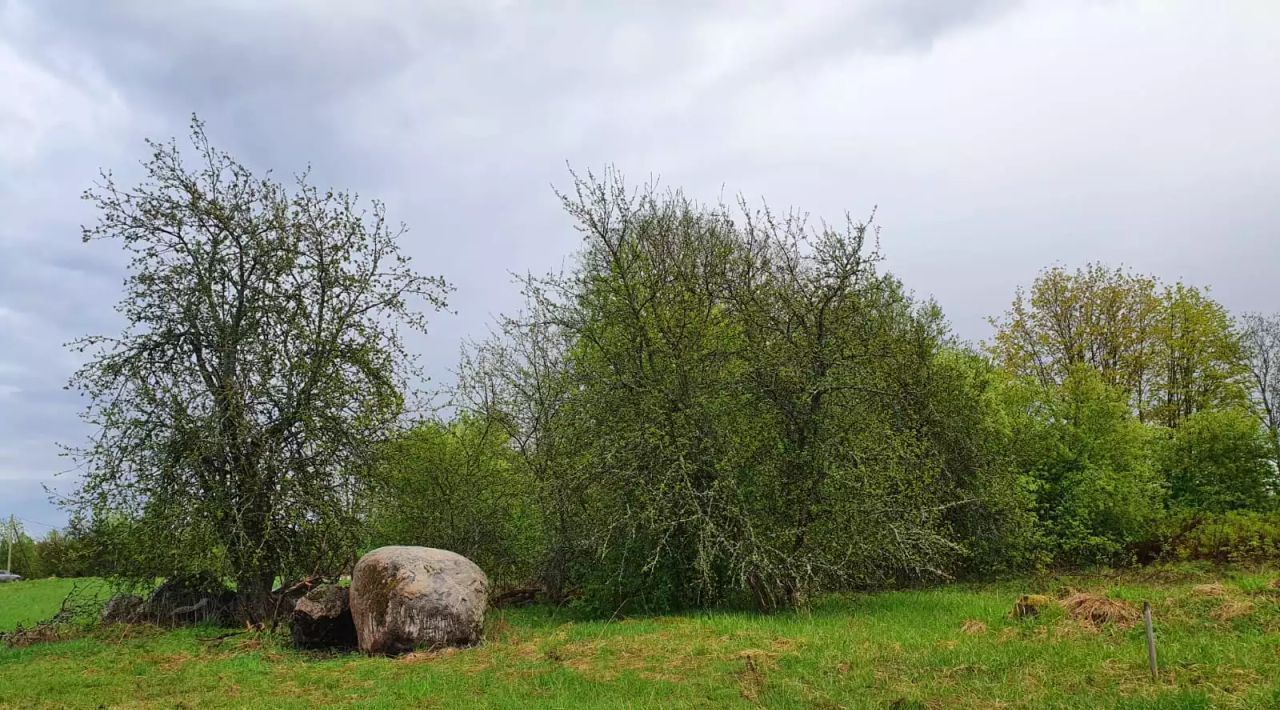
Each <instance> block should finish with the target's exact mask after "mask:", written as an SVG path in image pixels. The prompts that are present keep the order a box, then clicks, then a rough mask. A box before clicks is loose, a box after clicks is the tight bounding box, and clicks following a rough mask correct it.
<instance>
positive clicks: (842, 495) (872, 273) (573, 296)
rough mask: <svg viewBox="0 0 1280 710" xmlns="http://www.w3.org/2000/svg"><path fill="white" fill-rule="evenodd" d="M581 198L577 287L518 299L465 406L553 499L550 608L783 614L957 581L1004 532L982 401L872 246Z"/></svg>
mask: <svg viewBox="0 0 1280 710" xmlns="http://www.w3.org/2000/svg"><path fill="white" fill-rule="evenodd" d="M574 187H575V189H574V191H573V192H572V193H571V194H569V195H566V196H564V205H565V209H566V210H567V211H568V212H569V214H570V215H571V216H573V217H574V219H575V221H576V222H577V224H578V228H579V230H580V231H581V232H582V234H583V236H584V247H583V251H582V252H581V254H580V256H579V259H578V263H577V267H576V269H574V270H573V271H571V272H569V273H568V274H560V275H555V274H553V275H550V276H548V277H546V278H541V279H538V278H530V279H528V280H527V281H526V294H527V295H528V297H529V305H528V311H527V312H526V313H525V314H522V315H521V316H518V317H512V318H507V319H504V320H503V321H502V323H501V326H502V329H501V331H502V332H501V334H500V336H499V337H498V338H496V339H494V340H491V341H488V342H486V343H482V344H480V345H478V346H476V347H475V348H473V349H472V352H471V353H470V354H469V355H468V357H467V358H466V360H464V363H463V368H462V373H461V384H460V391H459V394H460V401H461V402H462V403H463V404H464V405H465V406H467V407H469V408H471V409H472V410H473V411H475V412H476V413H477V416H482V417H486V418H491V419H492V420H494V421H496V422H499V423H501V425H502V426H503V427H504V429H505V430H506V432H507V435H508V436H509V437H510V438H511V440H512V441H514V442H515V443H516V448H517V450H518V452H519V454H520V457H521V461H522V462H523V463H524V465H526V466H528V467H529V470H530V472H531V474H532V476H533V477H534V479H535V480H537V481H538V488H539V499H540V500H541V501H542V507H543V508H542V509H543V510H544V511H545V512H544V516H543V520H544V522H545V524H546V526H547V533H546V534H547V538H548V540H549V541H550V544H549V548H548V549H549V560H548V565H547V576H548V578H549V579H550V582H549V585H550V586H552V587H553V588H560V587H564V586H566V585H567V586H570V587H574V588H576V589H577V590H578V591H580V592H582V593H585V594H586V595H587V599H588V601H589V602H590V603H592V604H595V605H599V606H600V608H606V609H612V608H615V607H622V606H626V605H628V604H631V605H636V606H644V607H650V608H654V607H657V608H666V607H679V606H686V605H707V604H716V603H721V602H725V601H733V600H737V599H743V598H750V599H751V600H752V601H753V602H754V603H755V604H757V605H759V606H761V607H764V608H773V607H777V606H784V605H789V604H793V603H796V602H797V601H799V600H801V599H803V598H805V596H806V595H809V594H811V593H812V592H814V591H816V590H820V589H828V588H836V587H841V586H849V585H855V586H859V585H876V584H883V583H887V582H891V581H895V580H899V579H907V578H911V579H918V578H921V577H924V578H930V577H937V576H940V575H944V574H945V573H946V570H947V569H949V568H952V567H953V566H955V565H957V564H960V562H961V561H962V560H963V558H964V556H965V554H966V549H965V546H964V543H965V542H966V541H965V540H964V539H962V537H961V536H960V535H959V534H958V531H961V530H965V531H969V532H976V531H977V530H979V529H980V528H982V526H983V525H986V526H987V528H989V527H990V525H991V524H992V523H999V522H1000V521H1001V520H1002V518H1001V517H1000V516H987V517H985V518H983V519H982V520H981V521H980V520H979V518H980V517H981V514H980V513H977V514H975V513H974V512H973V511H975V510H981V507H980V506H982V505H984V504H988V503H989V504H992V505H995V506H997V507H998V506H1001V505H1005V503H1003V502H997V501H999V500H1003V499H1005V498H1007V497H1008V496H1007V494H1006V490H1007V489H1009V488H1010V487H1014V486H1016V485H1017V482H1016V478H1015V477H1014V476H1013V475H1012V474H1010V473H1009V472H1008V470H1007V469H1006V468H1003V467H1002V465H1001V464H1002V463H1003V460H1002V459H1001V458H1000V457H999V456H998V455H996V454H995V453H994V452H993V450H992V449H991V448H989V447H987V446H986V445H985V444H984V443H983V442H979V441H976V440H975V439H976V437H977V436H978V433H979V431H978V430H975V429H974V427H973V426H970V425H972V424H973V423H974V420H975V418H977V419H980V418H981V416H982V413H983V410H982V408H981V407H980V406H973V405H969V404H968V402H967V398H968V397H969V396H970V393H969V392H968V391H967V389H966V388H968V387H971V386H974V379H973V378H971V377H970V376H969V374H968V373H967V372H966V369H965V367H963V366H961V365H960V364H959V363H958V362H957V361H955V360H952V359H950V358H948V357H946V356H945V351H946V348H945V342H946V341H945V323H944V321H943V319H942V316H941V313H940V312H939V310H938V309H937V308H936V306H934V305H933V304H929V303H919V302H916V301H915V300H914V299H913V298H912V297H911V296H910V295H909V294H908V293H907V292H906V291H905V290H904V289H903V287H902V285H901V284H900V283H898V282H897V281H896V280H895V279H894V278H892V277H891V276H889V275H886V274H881V273H879V272H878V270H877V268H876V266H877V263H878V261H879V256H878V253H877V252H876V251H875V249H874V248H873V246H872V243H871V240H872V239H873V238H874V235H875V231H874V228H872V227H871V226H869V225H868V224H861V223H850V224H848V225H846V227H845V228H844V229H840V230H837V229H832V228H829V227H826V226H822V227H820V228H816V229H814V228H811V227H810V225H808V224H807V223H806V222H805V220H803V219H802V218H800V217H798V216H796V215H791V216H787V217H784V218H777V217H776V216H775V215H773V214H771V213H770V212H768V211H767V210H762V211H752V210H750V209H747V208H746V207H745V206H742V209H740V210H739V211H738V213H737V214H734V213H733V211H731V210H730V209H728V208H726V207H724V206H719V207H712V208H708V207H705V206H703V205H700V204H697V203H695V202H693V201H691V200H689V199H688V198H686V197H684V196H683V195H682V194H681V193H678V192H667V193H661V192H658V191H657V190H656V189H655V188H653V187H648V188H646V189H643V190H640V191H638V192H632V191H629V190H628V189H627V188H626V187H625V186H624V185H623V184H622V182H621V180H620V179H619V178H618V177H617V176H615V175H613V174H610V175H608V176H606V178H605V179H603V180H598V179H596V178H594V177H593V176H588V177H587V178H586V179H580V180H577V181H576V182H575V186H574ZM965 407H968V408H969V411H967V412H963V414H964V416H955V417H953V416H952V414H953V412H952V411H950V409H948V408H956V410H957V411H956V412H955V413H957V414H961V413H962V412H961V410H963V409H964V408H965ZM966 417H968V419H967V420H966ZM979 430H980V429H979ZM992 491H997V493H996V494H994V495H993V494H992ZM966 507H968V508H972V509H973V510H971V511H968V512H967V513H966V512H965V510H964V509H965V508H966Z"/></svg>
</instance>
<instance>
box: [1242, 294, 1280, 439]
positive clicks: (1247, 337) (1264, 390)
mask: <svg viewBox="0 0 1280 710" xmlns="http://www.w3.org/2000/svg"><path fill="white" fill-rule="evenodd" d="M1240 331H1241V340H1242V342H1243V351H1244V362H1245V367H1246V368H1247V369H1248V372H1249V385H1250V387H1249V394H1250V400H1251V402H1252V404H1253V406H1254V409H1255V411H1256V412H1257V413H1258V416H1259V417H1260V418H1261V419H1262V423H1263V425H1264V426H1266V428H1267V431H1268V432H1270V433H1271V444H1272V446H1273V447H1274V448H1275V449H1276V451H1275V454H1274V455H1275V456H1276V457H1277V458H1278V459H1280V314H1272V315H1263V314H1261V313H1250V314H1247V315H1245V316H1244V317H1243V319H1242V321H1241V327H1240Z"/></svg>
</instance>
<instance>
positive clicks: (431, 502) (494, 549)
mask: <svg viewBox="0 0 1280 710" xmlns="http://www.w3.org/2000/svg"><path fill="white" fill-rule="evenodd" d="M373 482H374V485H373V486H372V491H371V495H370V496H369V498H368V504H369V505H370V506H371V507H372V509H373V512H372V515H371V521H370V522H371V528H372V530H371V534H372V535H373V539H374V543H375V544H392V543H394V544H417V545H426V546H429V547H441V548H445V549H448V550H453V551H454V552H457V553H459V554H462V555H464V556H466V557H468V558H470V559H471V560H474V561H475V562H476V563H477V564H479V565H480V567H481V568H482V569H484V570H485V572H486V573H487V574H488V576H489V578H490V580H491V581H493V582H494V583H495V584H497V585H504V584H519V583H524V582H527V581H529V580H530V579H533V578H535V577H536V575H537V572H538V566H539V565H540V564H541V563H542V554H543V552H542V536H541V533H542V524H541V520H540V517H539V515H540V511H539V509H538V507H537V504H536V503H537V498H536V495H535V490H534V482H533V480H532V478H531V477H530V475H529V472H528V469H526V468H524V467H523V466H520V465H519V464H518V462H517V461H516V454H515V452H514V451H513V450H512V449H511V448H510V447H509V446H507V440H506V437H505V435H504V433H503V430H502V428H501V427H500V426H498V425H497V423H496V422H493V421H492V420H488V419H483V418H477V417H472V416H466V415H464V416H461V417H459V418H457V419H455V420H453V421H450V422H437V421H429V422H424V423H422V424H419V425H418V426H415V427H413V428H412V429H409V430H408V431H406V432H404V433H403V434H401V435H400V436H398V437H396V438H394V439H392V440H390V441H388V442H387V443H386V444H385V445H384V446H383V447H382V452H381V456H380V458H379V463H378V466H377V467H376V470H375V474H374V476H373Z"/></svg>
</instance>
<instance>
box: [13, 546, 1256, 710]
mask: <svg viewBox="0 0 1280 710" xmlns="http://www.w3.org/2000/svg"><path fill="white" fill-rule="evenodd" d="M1276 576H1277V575H1276V574H1275V573H1266V572H1258V571H1254V572H1249V573H1228V572H1216V573H1215V572H1203V571H1202V572H1200V573H1198V574H1195V575H1191V576H1188V575H1187V574H1185V573H1179V574H1177V575H1166V576H1165V577H1163V578H1161V577H1159V576H1151V575H1147V576H1145V577H1144V578H1134V577H1126V578H1112V579H1106V578H1101V577H1091V578H1055V579H1041V580H1027V581H1022V582H1019V583H1004V584H999V585H984V586H964V585H955V586H950V587H942V588H938V589H932V590H926V591H903V592H888V593H880V594H869V595H857V596H848V597H832V598H828V599H826V600H824V601H823V602H822V603H821V604H818V605H817V606H816V607H815V608H813V609H811V610H809V611H807V612H794V613H786V614H777V615H772V616H761V615H755V614H748V613H727V612H724V613H701V614H687V615H671V616H660V617H645V618H629V619H623V620H614V621H611V622H605V621H581V620H575V619H573V618H571V617H569V616H567V615H565V614H563V613H560V612H556V611H554V610H551V609H545V608H532V609H522V610H511V611H499V612H493V613H491V615H490V620H489V628H488V634H487V635H488V640H487V641H486V643H485V644H484V645H482V646H480V647H478V648H474V649H469V650H463V651H454V652H448V653H436V654H426V653H422V654H412V655H410V656H406V657H403V658H398V659H385V658H365V657H363V656H359V655H354V654H353V655H315V654H306V653H300V652H296V651H293V650H291V649H289V648H288V647H287V645H286V644H285V643H284V641H283V639H282V638H280V637H273V636H269V635H250V634H242V635H238V636H233V637H230V638H223V639H218V638H216V637H218V636H219V635H221V634H222V633H224V632H222V631H221V630H218V629H211V628H197V629H185V630H180V631H160V630H156V629H137V628H135V629H121V628H115V629H110V628H108V629H99V630H97V631H94V632H91V633H90V634H88V635H86V636H84V637H82V638H77V639H74V640H70V641H61V642H56V643H49V644H41V645H36V646H31V647H28V648H19V649H9V648H2V647H0V706H4V705H5V704H6V703H8V704H9V705H10V706H12V707H24V708H25V707H98V706H100V705H105V706H108V707H111V706H122V707H175V706H176V707H242V706H251V707H314V706H316V705H328V704H343V705H350V706H359V707H404V706H412V707H440V708H458V707H498V708H528V707H553V708H578V707H581V708H623V707H655V708H656V707H663V708H669V707H753V706H765V707H783V708H791V707H794V708H838V707H849V708H861V707H882V708H998V707H1010V708H1043V707H1068V708H1099V707H1113V708H1206V707H1227V708H1233V707H1234V708H1267V707H1280V590H1275V589H1273V588H1271V587H1270V586H1269V585H1270V583H1271V582H1272V580H1274V579H1275V578H1276ZM69 587H70V583H69V582H67V581H65V580H54V581H38V582H23V583H19V584H10V585H3V586H0V629H4V628H9V627H11V626H12V624H13V623H16V622H17V621H22V620H26V619H30V618H32V617H33V616H39V615H40V614H41V613H44V612H52V611H54V610H56V609H57V607H58V603H59V600H60V596H61V595H62V594H64V593H65V591H66V590H67V589H69ZM1069 589H1085V590H1090V591H1093V592H1096V593H1100V594H1106V595H1108V596H1109V597H1111V598H1114V599H1118V600H1123V601H1128V602H1133V603H1140V601H1141V600H1144V599H1145V600H1150V601H1151V602H1152V604H1153V607H1154V609H1155V619H1156V629H1157V635H1158V638H1159V650H1160V658H1161V676H1160V679H1159V680H1158V681H1152V680H1151V679H1150V678H1149V677H1148V675H1147V663H1146V653H1145V646H1144V641H1143V633H1142V630H1141V625H1140V624H1139V625H1133V626H1127V627H1124V626H1115V625H1108V626H1104V627H1103V628H1101V629H1098V628H1095V627H1093V626H1092V625H1091V624H1089V623H1087V622H1084V621H1080V620H1077V619H1074V618H1072V617H1071V616H1070V615H1069V614H1068V613H1067V611H1066V610H1064V609H1063V608H1062V607H1060V606H1054V607H1051V608H1049V609H1048V610H1047V611H1046V612H1044V613H1043V614H1042V615H1041V616H1039V617H1037V618H1033V619H1028V620H1022V621H1018V620H1014V619H1011V618H1009V616H1008V612H1009V609H1010V608H1011V606H1012V604H1013V602H1014V600H1015V599H1016V598H1017V596H1018V594H1020V593H1023V592H1045V593H1048V594H1051V595H1054V596H1056V597H1061V596H1063V595H1064V594H1065V593H1066V592H1067V591H1068V590H1069Z"/></svg>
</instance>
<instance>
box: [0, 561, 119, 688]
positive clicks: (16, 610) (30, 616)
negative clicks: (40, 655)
mask: <svg viewBox="0 0 1280 710" xmlns="http://www.w3.org/2000/svg"><path fill="white" fill-rule="evenodd" d="M72 589H75V590H77V592H78V593H79V594H82V595H87V596H88V597H90V598H92V597H95V596H102V595H104V594H106V589H107V587H106V584H105V583H103V582H101V581H100V580H96V579H34V580H24V581H22V582H5V583H4V584H0V632H4V631H12V630H13V629H14V628H15V627H17V626H18V625H19V624H22V625H30V624H34V623H36V622H37V621H41V620H44V619H48V618H49V617H51V616H53V615H54V614H56V613H57V612H58V609H59V608H60V607H61V605H62V600H63V599H66V597H67V595H68V594H69V593H71V591H72ZM0 697H2V696H0Z"/></svg>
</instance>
